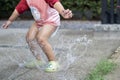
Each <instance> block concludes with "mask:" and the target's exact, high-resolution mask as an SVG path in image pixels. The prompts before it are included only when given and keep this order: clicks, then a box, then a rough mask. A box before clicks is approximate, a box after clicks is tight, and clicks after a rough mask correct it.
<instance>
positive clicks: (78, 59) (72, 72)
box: [0, 22, 120, 80]
mask: <svg viewBox="0 0 120 80" xmlns="http://www.w3.org/2000/svg"><path fill="white" fill-rule="evenodd" d="M30 23H31V22H30ZM30 23H29V24H30ZM68 24H69V23H68ZM16 25H17V24H16ZM27 25H28V24H27ZM77 25H80V24H78V23H77ZM18 27H20V26H18ZM27 30H28V29H26V28H21V29H18V28H10V29H7V30H2V29H1V30H0V66H1V67H0V80H84V79H85V77H86V75H87V74H89V72H90V71H91V70H92V69H93V68H94V67H95V65H96V64H97V63H98V62H99V61H100V60H102V59H107V58H108V57H109V56H110V55H111V54H112V53H113V52H114V51H115V50H116V49H117V48H118V47H119V45H120V35H119V34H120V32H114V31H107V32H104V31H99V32H96V31H95V30H92V29H90V30H89V29H87V30H82V29H75V30H73V29H63V28H61V29H59V31H58V32H57V34H56V35H55V36H54V37H51V38H50V43H51V44H52V45H53V50H54V52H55V55H56V58H57V60H58V61H59V63H60V65H61V69H60V70H59V71H58V72H55V73H46V72H44V66H43V67H37V68H35V69H27V68H24V67H20V66H19V65H20V63H24V62H27V61H30V60H32V59H34V57H33V56H32V54H31V52H30V51H29V48H28V46H27V43H26V41H25V34H26V32H27ZM38 50H39V52H40V54H41V55H42V58H43V60H44V61H45V62H46V63H47V58H46V56H45V55H44V53H43V52H42V51H41V49H40V48H38ZM108 80H109V79H108ZM114 80H115V79H114ZM116 80H117V79H116Z"/></svg>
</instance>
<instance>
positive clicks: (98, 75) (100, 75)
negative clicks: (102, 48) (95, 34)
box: [85, 60, 117, 80]
mask: <svg viewBox="0 0 120 80" xmlns="http://www.w3.org/2000/svg"><path fill="white" fill-rule="evenodd" d="M116 65H117V64H115V63H114V62H110V61H108V60H102V61H100V62H99V63H98V64H97V65H96V67H95V69H94V70H92V72H91V73H90V74H89V75H88V76H87V78H86V79H85V80H104V76H105V75H106V74H108V73H109V72H111V71H112V70H114V69H115V67H116Z"/></svg>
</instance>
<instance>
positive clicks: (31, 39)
mask: <svg viewBox="0 0 120 80" xmlns="http://www.w3.org/2000/svg"><path fill="white" fill-rule="evenodd" d="M37 33H38V28H37V27H36V23H33V25H32V26H31V28H30V29H29V31H28V32H27V35H26V41H27V43H28V45H29V47H30V50H31V52H32V53H33V55H34V56H35V57H36V59H38V60H40V54H39V52H37V50H36V49H37V47H36V44H35V40H36V39H35V38H36V35H37Z"/></svg>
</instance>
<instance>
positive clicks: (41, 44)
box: [37, 37, 47, 47]
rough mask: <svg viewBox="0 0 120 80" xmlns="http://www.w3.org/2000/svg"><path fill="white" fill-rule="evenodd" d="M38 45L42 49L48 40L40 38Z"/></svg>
mask: <svg viewBox="0 0 120 80" xmlns="http://www.w3.org/2000/svg"><path fill="white" fill-rule="evenodd" d="M37 41H38V43H39V44H40V46H41V47H44V46H46V42H47V40H46V39H45V38H44V37H39V38H37Z"/></svg>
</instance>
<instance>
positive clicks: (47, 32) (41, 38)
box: [37, 25, 56, 61]
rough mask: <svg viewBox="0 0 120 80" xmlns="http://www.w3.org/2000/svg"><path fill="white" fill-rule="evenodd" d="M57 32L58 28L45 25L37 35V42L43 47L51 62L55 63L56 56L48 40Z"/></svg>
mask: <svg viewBox="0 0 120 80" xmlns="http://www.w3.org/2000/svg"><path fill="white" fill-rule="evenodd" d="M55 30H56V27H54V26H51V25H44V26H43V27H41V29H40V30H39V32H38V34H37V41H38V43H39V45H40V46H41V48H42V50H43V52H44V53H45V54H46V56H47V58H48V60H49V61H55V55H54V53H53V50H52V46H51V45H50V43H49V42H48V38H49V37H50V36H51V35H52V33H53V32H54V31H55Z"/></svg>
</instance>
